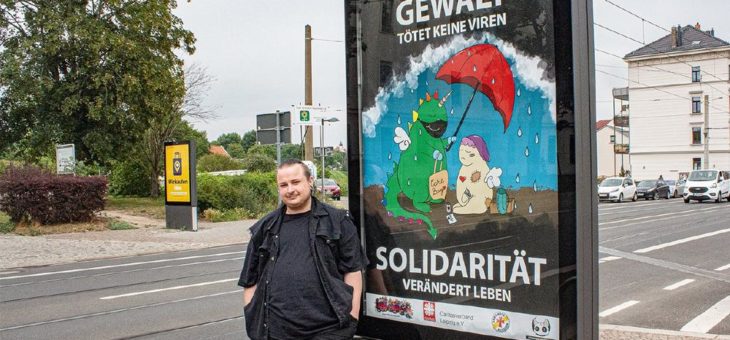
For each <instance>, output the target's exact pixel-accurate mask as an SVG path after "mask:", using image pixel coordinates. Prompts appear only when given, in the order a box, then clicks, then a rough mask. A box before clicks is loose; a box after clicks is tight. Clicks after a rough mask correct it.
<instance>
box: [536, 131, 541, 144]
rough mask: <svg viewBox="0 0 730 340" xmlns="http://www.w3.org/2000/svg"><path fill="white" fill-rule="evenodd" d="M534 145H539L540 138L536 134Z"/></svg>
mask: <svg viewBox="0 0 730 340" xmlns="http://www.w3.org/2000/svg"><path fill="white" fill-rule="evenodd" d="M535 144H540V136H539V135H538V134H537V133H536V134H535Z"/></svg>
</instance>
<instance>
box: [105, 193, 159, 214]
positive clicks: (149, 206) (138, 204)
mask: <svg viewBox="0 0 730 340" xmlns="http://www.w3.org/2000/svg"><path fill="white" fill-rule="evenodd" d="M106 209H107V210H121V211H124V212H126V213H128V214H131V215H137V216H145V217H151V218H157V219H165V198H164V197H158V198H154V197H119V196H109V197H107V200H106Z"/></svg>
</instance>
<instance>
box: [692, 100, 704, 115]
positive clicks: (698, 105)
mask: <svg viewBox="0 0 730 340" xmlns="http://www.w3.org/2000/svg"><path fill="white" fill-rule="evenodd" d="M692 113H702V99H701V98H700V97H692Z"/></svg>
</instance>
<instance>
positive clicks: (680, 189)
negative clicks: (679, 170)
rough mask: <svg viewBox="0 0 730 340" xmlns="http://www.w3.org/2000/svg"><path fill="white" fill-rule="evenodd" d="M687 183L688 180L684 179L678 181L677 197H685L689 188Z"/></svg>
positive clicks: (675, 191)
mask: <svg viewBox="0 0 730 340" xmlns="http://www.w3.org/2000/svg"><path fill="white" fill-rule="evenodd" d="M685 183H687V179H685V178H682V179H680V180H678V181H677V185H676V186H675V187H674V195H675V196H676V197H682V196H684V191H685V189H686V188H687V186H686V185H685Z"/></svg>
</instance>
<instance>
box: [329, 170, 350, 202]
mask: <svg viewBox="0 0 730 340" xmlns="http://www.w3.org/2000/svg"><path fill="white" fill-rule="evenodd" d="M326 174H327V178H332V179H334V180H335V182H337V185H339V186H340V195H342V196H349V190H348V185H347V184H348V178H347V172H343V171H338V170H327V172H326Z"/></svg>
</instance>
